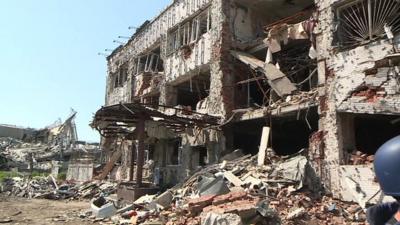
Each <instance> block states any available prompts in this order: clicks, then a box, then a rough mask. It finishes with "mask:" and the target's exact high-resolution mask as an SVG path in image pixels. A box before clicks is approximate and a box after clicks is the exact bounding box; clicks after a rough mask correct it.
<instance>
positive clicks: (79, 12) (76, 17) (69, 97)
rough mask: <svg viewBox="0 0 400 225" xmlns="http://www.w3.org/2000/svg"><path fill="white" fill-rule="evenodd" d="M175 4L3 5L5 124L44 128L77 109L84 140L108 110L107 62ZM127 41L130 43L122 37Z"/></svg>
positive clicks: (1, 119)
mask: <svg viewBox="0 0 400 225" xmlns="http://www.w3.org/2000/svg"><path fill="white" fill-rule="evenodd" d="M170 2H172V0H146V1H138V0H40V1H39V0H8V1H1V2H0V51H1V52H0V85H1V86H0V123H5V124H14V125H18V126H25V127H33V128H42V127H45V126H47V125H49V124H51V123H53V122H54V121H56V120H57V119H58V118H61V119H63V120H64V119H65V118H66V117H67V116H68V115H69V114H70V109H71V108H73V109H74V110H76V111H77V112H78V115H77V119H76V123H77V128H78V136H79V138H80V139H81V140H86V141H99V135H98V133H97V132H96V131H94V130H92V129H91V128H90V127H89V126H88V124H89V123H90V121H91V119H92V116H93V114H94V113H95V111H96V110H97V109H98V108H99V107H100V106H101V105H103V104H104V95H105V79H106V71H107V67H106V60H105V58H104V57H102V56H98V55H97V53H98V52H103V51H104V49H106V48H107V49H114V48H115V47H117V44H115V43H113V40H114V39H117V37H118V36H130V35H131V34H132V33H133V32H134V30H128V27H129V26H139V25H141V24H142V23H143V22H144V21H145V20H146V19H152V18H154V16H156V15H157V14H158V13H159V12H160V11H161V10H162V9H164V8H165V7H166V6H167V5H168V4H170ZM122 41H123V39H122Z"/></svg>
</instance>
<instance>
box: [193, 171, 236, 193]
mask: <svg viewBox="0 0 400 225" xmlns="http://www.w3.org/2000/svg"><path fill="white" fill-rule="evenodd" d="M198 192H199V194H200V196H204V195H221V194H226V193H228V192H229V188H228V186H227V185H226V184H225V182H224V179H223V177H217V178H213V177H205V176H202V177H201V180H200V182H199V184H198Z"/></svg>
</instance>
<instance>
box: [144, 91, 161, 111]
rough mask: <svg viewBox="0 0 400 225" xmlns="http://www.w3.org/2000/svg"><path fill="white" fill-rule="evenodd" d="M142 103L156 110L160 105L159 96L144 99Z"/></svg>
mask: <svg viewBox="0 0 400 225" xmlns="http://www.w3.org/2000/svg"><path fill="white" fill-rule="evenodd" d="M142 103H144V104H146V105H147V106H150V107H152V108H158V106H159V105H160V95H159V94H158V95H154V96H148V97H144V98H143V100H142Z"/></svg>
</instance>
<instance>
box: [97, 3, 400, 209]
mask: <svg viewBox="0 0 400 225" xmlns="http://www.w3.org/2000/svg"><path fill="white" fill-rule="evenodd" d="M399 31H400V3H399V2H398V1H396V0H360V1H358V0H357V1H342V0H320V1H315V2H314V1H312V0H300V1H295V2H292V1H287V0H274V1H271V0H259V1H244V0H176V1H174V2H173V3H171V5H170V6H168V7H167V8H166V9H165V10H164V11H163V12H162V13H161V14H160V15H157V17H155V18H154V19H153V20H152V21H146V22H145V23H144V24H143V25H142V26H141V27H140V28H138V29H137V31H136V33H135V34H134V35H133V36H132V37H131V39H130V40H129V41H128V43H126V44H125V45H123V46H120V47H118V48H117V49H115V50H114V52H113V53H112V54H111V55H110V56H108V57H107V62H108V76H107V88H106V98H105V106H104V107H102V108H101V109H99V110H98V112H97V113H96V115H95V118H94V121H93V123H92V126H93V127H94V128H96V129H98V130H99V132H100V134H101V135H102V148H103V149H104V150H105V151H106V152H107V153H106V154H107V159H108V164H107V165H106V166H105V168H104V170H103V173H102V174H100V175H99V178H103V179H104V178H105V177H106V176H107V175H109V174H110V175H111V177H112V178H113V179H116V180H119V181H132V182H135V183H136V184H139V185H140V184H142V180H144V181H143V182H144V183H146V182H148V183H153V184H155V185H158V186H172V185H174V184H176V183H178V182H180V181H182V180H184V179H185V178H186V177H188V176H189V175H190V174H192V173H193V172H195V171H196V170H197V169H198V167H201V166H204V165H208V164H213V163H217V162H220V161H221V160H222V159H224V158H223V157H224V156H226V155H229V154H230V153H232V152H235V153H237V152H238V151H235V150H238V149H240V151H242V152H243V153H244V154H253V155H255V154H264V155H265V151H267V148H271V149H272V150H273V151H274V152H275V153H276V154H278V155H291V154H295V153H297V152H300V151H301V150H303V149H306V150H307V151H305V152H307V155H308V158H309V160H310V162H311V164H312V166H313V168H314V170H315V171H316V174H317V175H318V177H319V178H320V179H321V181H323V183H324V185H325V186H326V187H327V188H328V189H329V190H331V191H332V193H334V195H336V196H340V197H342V198H344V199H346V200H354V201H364V202H366V201H370V200H371V199H372V198H379V197H380V196H378V195H377V191H379V187H378V185H377V184H376V183H374V182H373V179H374V177H373V171H372V166H371V164H363V165H352V164H354V161H352V156H353V155H354V154H355V153H356V152H357V151H358V152H361V154H366V155H373V154H374V153H375V151H376V149H377V148H378V146H379V145H381V144H382V143H384V142H385V141H386V140H388V139H390V138H391V137H394V136H396V135H398V134H399V133H400V129H399V127H400V119H399V114H400V96H399V94H400V90H399V87H400V86H399V76H398V73H399V72H400V71H399V67H398V65H399V62H400V53H399V42H400V35H399V33H400V32H399ZM262 137H263V138H262ZM263 152H264V153H263ZM357 154H359V153H357ZM116 163H117V164H118V165H119V166H118V167H115V168H114V165H115V164H116ZM365 185H366V186H368V187H367V188H365V189H366V190H363V191H361V194H360V192H357V193H353V192H354V191H352V190H356V189H359V188H354V187H360V186H361V187H363V186H365Z"/></svg>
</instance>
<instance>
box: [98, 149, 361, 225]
mask: <svg viewBox="0 0 400 225" xmlns="http://www.w3.org/2000/svg"><path fill="white" fill-rule="evenodd" d="M267 154H271V153H267ZM266 159H267V160H268V162H267V163H266V165H265V166H257V161H258V160H257V156H253V157H252V156H243V157H240V158H238V159H235V160H232V161H223V162H222V163H220V164H215V165H210V166H208V167H206V168H204V169H202V170H200V171H198V172H197V173H195V174H194V175H193V176H192V177H190V178H189V179H187V180H186V182H185V183H183V184H180V185H177V186H176V187H174V188H172V189H170V190H167V191H166V192H164V193H162V194H160V195H146V196H143V197H141V198H139V199H138V200H137V201H135V202H134V204H132V205H128V206H127V207H117V208H120V209H119V210H118V209H117V208H116V209H114V207H115V204H111V203H110V202H107V201H104V202H103V206H101V205H97V206H96V210H94V209H93V207H94V206H92V209H93V211H94V212H98V211H101V210H104V211H107V212H114V213H111V214H112V215H108V216H106V217H109V218H108V219H105V221H107V220H108V221H110V222H112V223H119V224H166V225H184V224H189V225H190V224H191V225H198V224H201V225H214V224H237V225H239V224H266V225H268V224H286V225H295V224H297V225H298V224H364V223H363V221H365V214H364V211H363V209H362V208H361V207H360V206H358V205H357V204H352V203H345V202H341V201H339V200H336V199H334V198H332V197H329V195H326V194H325V193H324V192H323V188H322V186H321V184H320V183H319V182H318V180H317V179H316V178H315V177H313V174H312V169H311V167H310V165H309V163H308V160H307V158H306V157H305V156H302V155H301V154H298V155H295V156H293V157H289V158H281V157H278V156H274V155H268V157H266ZM102 207H104V208H102ZM96 215H97V217H99V216H98V215H99V214H96ZM103 215H104V214H103ZM100 217H101V216H100Z"/></svg>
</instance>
